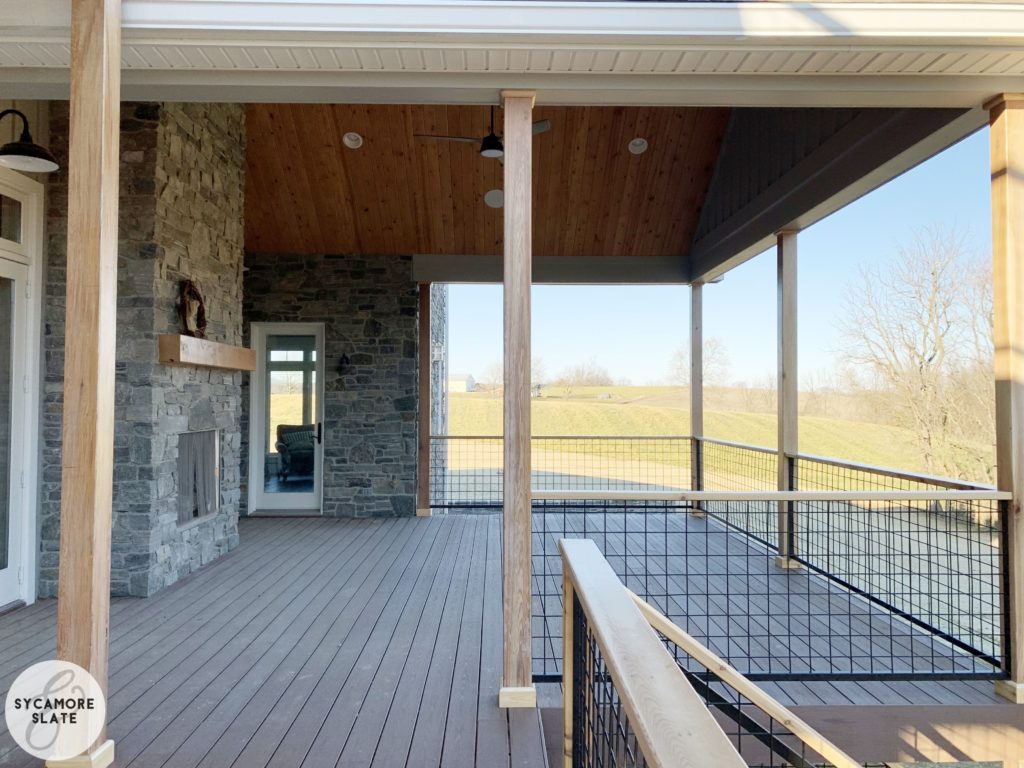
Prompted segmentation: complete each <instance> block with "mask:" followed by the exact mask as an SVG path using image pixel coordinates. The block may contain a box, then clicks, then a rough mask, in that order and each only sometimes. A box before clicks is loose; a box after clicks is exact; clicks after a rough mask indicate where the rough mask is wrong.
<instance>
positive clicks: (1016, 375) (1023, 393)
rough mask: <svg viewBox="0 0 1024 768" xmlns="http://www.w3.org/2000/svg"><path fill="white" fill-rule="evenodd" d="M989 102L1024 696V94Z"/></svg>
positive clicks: (999, 383)
mask: <svg viewBox="0 0 1024 768" xmlns="http://www.w3.org/2000/svg"><path fill="white" fill-rule="evenodd" d="M986 108H987V109H988V110H989V118H990V126H991V130H990V132H989V141H990V152H991V161H992V286H993V295H992V299H993V301H992V307H993V310H994V321H995V322H994V331H995V377H996V465H997V468H998V472H997V475H998V484H999V490H1001V491H1010V492H1011V493H1012V494H1013V501H1011V502H1008V505H1007V509H1006V514H1007V523H1008V531H1007V534H1008V535H1007V540H1006V555H1007V560H1008V562H1009V571H1010V572H1009V579H1008V585H1009V593H1008V594H1007V595H1005V596H1004V599H1005V600H1007V601H1008V602H1007V608H1008V609H1009V620H1010V626H1009V629H1010V632H1009V648H1006V649H1004V658H1005V659H1006V660H1007V661H1008V662H1009V665H1008V666H1009V670H1008V671H1009V673H1010V679H1009V680H1000V681H998V682H997V683H996V691H997V692H998V693H999V694H1000V695H1001V696H1004V697H1006V698H1008V699H1010V700H1011V701H1014V702H1017V703H1018V704H1022V703H1024V519H1022V514H1024V513H1022V509H1021V502H1022V499H1024V94H1013V95H1009V94H1007V95H1003V96H1000V97H998V98H996V99H994V100H993V101H991V102H990V103H989V104H987V105H986Z"/></svg>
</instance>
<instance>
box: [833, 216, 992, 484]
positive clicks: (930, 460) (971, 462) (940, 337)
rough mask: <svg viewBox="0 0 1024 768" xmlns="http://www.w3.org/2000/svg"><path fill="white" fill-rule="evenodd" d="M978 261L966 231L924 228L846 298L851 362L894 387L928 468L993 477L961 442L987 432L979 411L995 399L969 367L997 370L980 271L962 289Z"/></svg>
mask: <svg viewBox="0 0 1024 768" xmlns="http://www.w3.org/2000/svg"><path fill="white" fill-rule="evenodd" d="M977 264H978V260H977V258H976V257H974V256H973V255H972V254H971V253H970V250H969V248H968V244H967V238H966V236H965V235H964V234H961V233H957V232H955V231H953V230H950V229H945V228H941V227H932V228H928V229H924V230H921V231H918V232H917V233H915V236H914V238H913V240H912V241H911V242H910V243H909V244H907V245H906V246H903V247H901V248H900V249H899V252H898V254H897V258H896V260H895V261H894V263H893V264H892V265H891V266H889V267H887V268H886V269H884V270H882V269H873V270H864V271H862V273H861V279H860V281H859V282H858V283H857V284H855V285H853V286H851V288H850V289H849V291H848V293H847V296H846V300H845V302H844V303H845V307H844V315H843V317H844V319H843V322H842V324H841V325H842V331H843V336H844V339H845V341H846V347H845V350H844V355H845V357H846V359H847V360H848V361H849V362H851V363H854V364H858V365H862V366H866V367H867V369H868V370H869V371H870V373H871V374H872V376H873V378H874V380H875V381H876V383H877V386H880V387H882V388H884V389H885V390H886V391H887V392H888V393H889V395H890V397H891V399H892V403H893V406H894V409H895V411H896V414H897V415H898V417H899V419H900V420H901V421H902V422H903V423H904V424H905V425H906V426H907V427H909V428H911V429H912V430H913V431H914V433H915V435H916V437H917V441H918V444H919V446H920V449H921V454H922V458H923V460H924V464H925V467H926V468H927V469H928V470H929V471H934V472H944V473H949V474H958V475H962V474H964V473H965V472H969V471H978V470H979V469H980V470H981V471H982V473H983V474H985V475H986V476H987V474H988V473H987V472H985V471H984V470H983V469H982V468H980V467H979V466H978V463H979V462H978V461H977V460H976V451H974V452H973V453H974V454H975V458H974V459H971V458H970V456H971V454H972V451H971V449H970V446H969V445H965V441H966V442H973V443H975V444H976V443H977V442H979V441H980V440H983V439H984V438H985V436H984V435H981V434H979V433H978V431H977V430H978V429H981V428H982V427H981V424H982V422H984V421H985V420H986V418H987V417H986V416H984V415H979V414H982V412H984V411H985V410H986V409H987V408H988V406H987V405H982V402H983V401H985V402H987V400H989V399H991V397H992V392H991V386H989V387H988V388H985V387H979V385H978V383H977V381H976V380H975V379H974V377H973V374H972V372H975V371H976V372H980V371H981V370H986V371H990V370H991V320H990V319H989V318H990V317H991V299H990V298H988V299H986V298H985V295H986V293H987V291H988V286H987V285H983V282H984V278H983V277H982V276H981V274H983V273H979V274H978V275H977V276H976V277H975V280H976V281H977V283H976V285H975V289H974V290H973V291H971V290H965V285H966V283H965V280H964V276H965V275H971V274H974V273H976V272H978V270H979V269H981V268H980V267H979V266H977ZM970 282H971V281H967V283H970ZM986 301H987V302H988V304H986V303H985V302H986ZM988 375H989V377H990V375H991V374H988ZM968 406H969V407H968ZM968 412H969V413H968ZM965 456H966V457H967V458H966V459H965Z"/></svg>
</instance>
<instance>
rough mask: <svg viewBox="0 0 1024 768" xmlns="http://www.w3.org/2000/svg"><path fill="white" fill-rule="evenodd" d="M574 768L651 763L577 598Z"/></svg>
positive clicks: (632, 767) (638, 766) (637, 766)
mask: <svg viewBox="0 0 1024 768" xmlns="http://www.w3.org/2000/svg"><path fill="white" fill-rule="evenodd" d="M572 615H573V635H572V637H573V647H572V664H573V667H572V668H573V670H574V676H573V686H572V691H571V696H572V707H573V710H572V711H573V726H572V765H573V768H613V767H614V768H642V766H645V765H646V764H647V763H646V762H645V760H644V756H643V754H642V753H641V751H640V747H639V745H638V744H637V740H636V734H635V733H634V732H633V729H632V728H631V727H630V724H629V717H628V716H627V715H626V713H625V712H624V711H623V709H622V702H621V701H620V700H619V695H618V691H617V690H616V689H615V682H614V680H612V678H611V675H610V674H609V673H608V667H607V665H606V664H605V661H604V657H603V656H602V655H601V648H600V647H599V646H598V644H597V640H596V638H595V637H594V633H593V632H592V631H591V629H590V624H589V622H588V621H587V614H586V612H585V611H584V610H583V607H582V606H581V605H580V601H579V600H578V599H577V600H574V601H573V613H572Z"/></svg>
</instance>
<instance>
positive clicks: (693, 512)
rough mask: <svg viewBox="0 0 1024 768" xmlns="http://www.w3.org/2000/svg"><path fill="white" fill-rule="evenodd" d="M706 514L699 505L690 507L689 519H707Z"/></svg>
mask: <svg viewBox="0 0 1024 768" xmlns="http://www.w3.org/2000/svg"><path fill="white" fill-rule="evenodd" d="M707 516H708V513H707V512H705V511H704V510H703V509H701V508H700V506H699V505H697V504H694V505H693V506H692V507H690V517H707Z"/></svg>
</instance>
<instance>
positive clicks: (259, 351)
mask: <svg viewBox="0 0 1024 768" xmlns="http://www.w3.org/2000/svg"><path fill="white" fill-rule="evenodd" d="M252 345H253V348H254V349H255V350H256V361H257V362H256V372H255V373H254V375H253V378H252V383H251V386H250V388H249V389H250V394H251V401H250V410H249V413H250V427H249V448H250V449H249V512H250V513H251V514H259V513H260V512H277V511H301V512H308V513H315V514H319V513H320V510H321V502H322V498H323V457H324V430H323V403H324V326H323V325H322V324H320V323H253V325H252Z"/></svg>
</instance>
